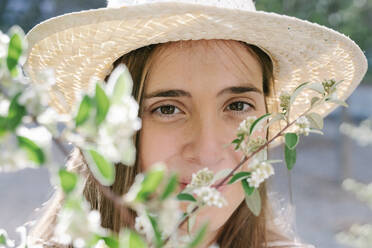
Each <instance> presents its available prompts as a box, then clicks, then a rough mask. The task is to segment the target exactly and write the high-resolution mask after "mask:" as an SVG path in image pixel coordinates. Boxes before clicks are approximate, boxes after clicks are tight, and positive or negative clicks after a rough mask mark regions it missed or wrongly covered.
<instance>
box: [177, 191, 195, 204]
mask: <svg viewBox="0 0 372 248" xmlns="http://www.w3.org/2000/svg"><path fill="white" fill-rule="evenodd" d="M177 199H178V200H179V201H191V202H196V199H195V198H194V196H193V195H191V194H188V193H180V194H178V195H177Z"/></svg>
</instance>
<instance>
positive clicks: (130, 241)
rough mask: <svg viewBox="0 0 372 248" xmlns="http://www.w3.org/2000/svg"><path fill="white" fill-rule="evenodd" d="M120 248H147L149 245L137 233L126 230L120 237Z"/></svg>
mask: <svg viewBox="0 0 372 248" xmlns="http://www.w3.org/2000/svg"><path fill="white" fill-rule="evenodd" d="M119 247H120V248H146V247H147V244H146V242H145V241H144V240H143V239H142V237H141V236H140V235H138V234H137V233H136V232H134V231H132V230H130V229H125V230H124V232H123V234H121V235H120V246H119Z"/></svg>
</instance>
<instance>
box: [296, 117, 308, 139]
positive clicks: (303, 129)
mask: <svg viewBox="0 0 372 248" xmlns="http://www.w3.org/2000/svg"><path fill="white" fill-rule="evenodd" d="M296 125H297V127H298V131H297V132H298V134H305V136H308V135H309V132H310V121H309V120H308V119H307V117H306V116H301V117H299V118H298V119H297V120H296Z"/></svg>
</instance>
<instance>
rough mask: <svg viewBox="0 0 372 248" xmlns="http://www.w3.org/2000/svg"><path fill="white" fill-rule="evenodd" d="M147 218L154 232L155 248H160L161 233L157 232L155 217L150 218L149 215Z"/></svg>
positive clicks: (161, 242)
mask: <svg viewBox="0 0 372 248" xmlns="http://www.w3.org/2000/svg"><path fill="white" fill-rule="evenodd" d="M147 217H148V218H149V220H150V222H151V226H152V229H153V230H154V233H155V246H156V247H157V248H160V247H162V246H163V240H162V238H161V233H160V230H159V225H158V222H157V220H156V218H155V217H153V216H151V215H150V214H147Z"/></svg>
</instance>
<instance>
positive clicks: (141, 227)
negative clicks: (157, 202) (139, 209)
mask: <svg viewBox="0 0 372 248" xmlns="http://www.w3.org/2000/svg"><path fill="white" fill-rule="evenodd" d="M137 214H138V213H137ZM134 229H136V231H137V232H138V233H139V234H142V235H143V236H144V237H145V238H146V240H147V241H149V242H151V241H152V239H153V238H154V235H155V234H154V230H153V228H152V225H151V222H150V220H149V218H148V217H147V215H146V213H141V214H140V215H139V216H137V217H136V219H135V224H134Z"/></svg>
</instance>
